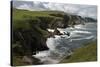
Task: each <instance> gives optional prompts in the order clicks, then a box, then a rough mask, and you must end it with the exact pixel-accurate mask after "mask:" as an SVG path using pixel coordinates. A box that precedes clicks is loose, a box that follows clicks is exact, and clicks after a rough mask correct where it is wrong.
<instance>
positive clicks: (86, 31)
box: [33, 22, 97, 64]
mask: <svg viewBox="0 0 100 67" xmlns="http://www.w3.org/2000/svg"><path fill="white" fill-rule="evenodd" d="M57 29H58V30H59V31H60V32H61V33H63V32H70V36H67V35H61V36H59V35H54V36H55V38H53V37H50V38H48V39H47V41H46V43H47V46H48V47H49V48H50V49H49V50H46V51H41V52H39V53H37V54H36V55H33V56H34V57H36V58H38V59H40V60H41V62H43V63H44V64H56V63H59V62H60V60H62V59H63V58H64V57H65V56H69V55H71V54H72V53H73V49H76V48H79V47H82V46H83V44H85V43H87V42H90V41H92V40H95V39H97V23H96V22H94V23H93V22H92V23H91V22H90V23H86V24H85V25H81V24H79V25H75V27H74V28H72V27H69V28H65V29H61V28H57ZM48 31H51V32H53V31H54V30H53V29H48Z"/></svg>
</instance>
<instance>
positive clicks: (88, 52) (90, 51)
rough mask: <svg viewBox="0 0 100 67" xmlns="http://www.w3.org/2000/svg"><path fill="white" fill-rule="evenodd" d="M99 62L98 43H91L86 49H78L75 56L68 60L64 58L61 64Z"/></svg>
mask: <svg viewBox="0 0 100 67" xmlns="http://www.w3.org/2000/svg"><path fill="white" fill-rule="evenodd" d="M96 60H97V43H96V41H95V42H91V43H89V44H87V45H86V46H84V47H81V48H79V49H76V50H75V52H74V54H73V55H72V56H71V57H70V58H69V59H68V58H67V57H66V58H64V59H63V60H62V61H61V62H60V63H69V62H70V63H71V62H86V61H96Z"/></svg>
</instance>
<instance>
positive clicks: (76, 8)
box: [14, 1, 97, 18]
mask: <svg viewBox="0 0 100 67" xmlns="http://www.w3.org/2000/svg"><path fill="white" fill-rule="evenodd" d="M14 7H17V8H20V9H28V10H59V11H64V12H67V13H72V14H77V15H81V16H88V17H93V18H97V6H95V5H81V4H67V3H52V2H38V1H20V2H19V1H15V2H14Z"/></svg>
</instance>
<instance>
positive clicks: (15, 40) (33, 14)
mask: <svg viewBox="0 0 100 67" xmlns="http://www.w3.org/2000/svg"><path fill="white" fill-rule="evenodd" d="M82 22H83V20H82V17H81V16H77V15H70V14H67V13H64V12H60V11H27V10H18V9H14V10H13V12H12V56H22V57H24V56H32V55H35V54H36V53H37V52H39V51H44V50H49V48H48V46H47V44H46V39H47V38H48V37H49V35H50V33H49V32H48V31H47V28H51V29H56V28H58V27H59V28H66V27H69V26H74V25H75V24H80V23H82ZM55 33H56V34H58V33H57V32H55ZM12 65H13V63H12Z"/></svg>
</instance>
